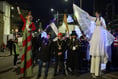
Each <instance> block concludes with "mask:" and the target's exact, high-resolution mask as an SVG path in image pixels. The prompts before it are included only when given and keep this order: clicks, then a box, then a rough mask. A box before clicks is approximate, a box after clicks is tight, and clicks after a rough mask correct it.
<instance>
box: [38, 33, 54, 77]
mask: <svg viewBox="0 0 118 79" xmlns="http://www.w3.org/2000/svg"><path fill="white" fill-rule="evenodd" d="M51 45H52V41H51V40H50V35H47V38H42V40H41V45H40V51H39V54H38V59H39V69H38V76H37V79H38V78H39V77H40V76H41V72H42V65H43V62H45V63H46V68H45V77H47V76H48V69H49V63H50V60H51V49H52V48H51V47H52V46H51Z"/></svg>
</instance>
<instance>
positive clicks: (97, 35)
mask: <svg viewBox="0 0 118 79" xmlns="http://www.w3.org/2000/svg"><path fill="white" fill-rule="evenodd" d="M88 16H89V15H88ZM89 18H90V19H91V20H93V21H95V23H96V28H95V31H94V33H93V35H92V38H91V41H90V55H91V56H92V57H91V71H90V72H91V73H92V77H93V78H96V77H99V76H100V72H101V63H107V61H108V55H107V49H106V38H107V36H106V33H107V31H106V24H105V20H104V18H103V17H102V16H101V14H100V13H99V12H96V17H95V18H94V17H90V16H89Z"/></svg>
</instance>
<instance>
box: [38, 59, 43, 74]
mask: <svg viewBox="0 0 118 79" xmlns="http://www.w3.org/2000/svg"><path fill="white" fill-rule="evenodd" d="M42 64H43V61H42V60H40V61H39V70H38V76H40V75H41V72H42Z"/></svg>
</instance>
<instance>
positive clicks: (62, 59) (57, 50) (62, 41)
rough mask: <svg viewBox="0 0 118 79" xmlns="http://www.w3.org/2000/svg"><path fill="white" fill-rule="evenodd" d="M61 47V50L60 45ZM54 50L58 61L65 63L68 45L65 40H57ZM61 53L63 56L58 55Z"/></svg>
mask: <svg viewBox="0 0 118 79" xmlns="http://www.w3.org/2000/svg"><path fill="white" fill-rule="evenodd" d="M58 44H59V45H61V49H59V45H58ZM53 50H54V56H55V58H56V61H64V58H65V51H66V43H65V41H64V40H59V39H58V40H57V41H55V42H54V43H53ZM59 52H62V55H60V56H59V55H58V53H59Z"/></svg>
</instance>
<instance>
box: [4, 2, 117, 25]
mask: <svg viewBox="0 0 118 79" xmlns="http://www.w3.org/2000/svg"><path fill="white" fill-rule="evenodd" d="M6 1H8V2H10V3H12V4H13V5H15V6H17V5H18V6H20V7H21V8H24V9H28V10H31V11H32V15H33V17H34V21H35V20H36V19H38V18H39V19H41V21H42V22H43V24H48V23H49V21H50V20H51V19H52V12H51V11H50V9H51V8H54V12H53V13H56V12H57V11H58V12H59V13H64V12H67V13H70V14H72V13H73V9H72V8H73V7H72V4H73V3H75V4H77V5H78V6H80V5H79V4H80V2H79V1H80V0H68V2H65V1H64V0H6ZM82 1H83V4H82V5H83V7H82V8H83V9H84V10H86V11H87V12H88V13H90V14H91V15H93V12H94V11H93V6H94V5H93V1H96V3H95V4H96V5H95V10H100V11H101V12H103V13H105V12H104V11H105V6H106V5H107V3H108V2H109V3H110V1H112V0H82ZM117 2H118V1H117V0H115V3H117Z"/></svg>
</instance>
